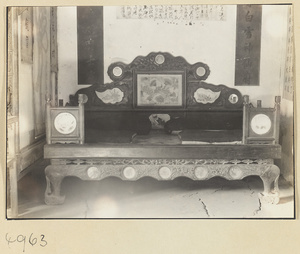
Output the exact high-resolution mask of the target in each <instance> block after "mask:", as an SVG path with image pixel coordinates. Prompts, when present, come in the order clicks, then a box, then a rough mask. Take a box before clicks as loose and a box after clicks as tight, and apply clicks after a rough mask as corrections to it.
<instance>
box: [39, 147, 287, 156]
mask: <svg viewBox="0 0 300 254" xmlns="http://www.w3.org/2000/svg"><path fill="white" fill-rule="evenodd" d="M44 156H45V158H47V159H59V158H73V159H75V158H157V159H160V158H162V159H187V158H188V159H215V158H218V159H235V158H237V159H238V158H239V159H244V158H247V159H279V158H280V157H281V146H280V145H176V146H175V145H147V146H145V145H137V144H114V145H111V144H101V145H100V144H97V145H96V144H95V145H92V144H88V145H75V144H74V145H63V144H62V145H46V146H45V150H44Z"/></svg>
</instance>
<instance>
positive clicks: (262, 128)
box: [251, 114, 272, 135]
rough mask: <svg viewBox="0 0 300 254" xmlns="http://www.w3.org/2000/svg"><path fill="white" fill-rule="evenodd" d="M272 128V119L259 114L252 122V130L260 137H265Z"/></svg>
mask: <svg viewBox="0 0 300 254" xmlns="http://www.w3.org/2000/svg"><path fill="white" fill-rule="evenodd" d="M271 127H272V122H271V119H270V117H269V116H267V115H265V114H257V115H255V116H254V117H253V118H252V120H251V129H252V130H253V131H254V132H255V133H256V134H258V135H264V134H266V133H268V132H269V131H270V129H271Z"/></svg>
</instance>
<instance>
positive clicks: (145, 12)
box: [117, 4, 226, 25]
mask: <svg viewBox="0 0 300 254" xmlns="http://www.w3.org/2000/svg"><path fill="white" fill-rule="evenodd" d="M117 18H118V19H152V20H154V21H158V20H168V21H170V22H171V23H172V21H177V22H178V21H181V22H182V21H185V22H187V21H188V23H189V25H191V24H192V23H193V21H209V20H213V21H224V20H226V6H223V5H207V4H206V5H132V6H120V7H119V8H118V12H117Z"/></svg>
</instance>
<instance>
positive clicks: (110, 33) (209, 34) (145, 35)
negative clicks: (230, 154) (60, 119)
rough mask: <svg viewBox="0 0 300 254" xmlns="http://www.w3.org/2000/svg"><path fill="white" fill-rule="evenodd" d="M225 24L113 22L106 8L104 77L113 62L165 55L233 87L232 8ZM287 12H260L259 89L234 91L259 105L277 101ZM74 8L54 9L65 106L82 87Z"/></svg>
mask: <svg viewBox="0 0 300 254" xmlns="http://www.w3.org/2000/svg"><path fill="white" fill-rule="evenodd" d="M226 7H227V19H226V21H195V22H194V23H195V24H193V25H191V26H186V25H184V24H179V25H174V24H167V23H162V22H158V23H157V22H154V21H153V20H136V19H127V20H126V19H119V20H118V19H117V18H116V9H115V7H108V6H106V7H104V68H105V69H104V75H105V77H104V78H105V82H110V80H109V78H108V76H107V75H106V72H107V67H108V66H109V64H111V63H112V62H115V61H123V62H125V63H130V62H131V61H132V60H133V59H134V58H135V57H136V56H138V55H147V54H148V53H150V52H151V51H167V52H170V53H171V54H173V55H174V56H183V57H184V58H185V59H186V60H187V61H188V62H189V63H191V64H193V63H195V62H198V61H200V62H204V63H206V64H208V66H209V67H210V70H211V74H210V76H209V77H208V79H207V80H206V81H207V82H209V83H213V84H216V85H218V84H224V85H227V86H229V87H234V69H235V60H234V59H235V34H236V26H235V20H236V6H234V5H228V6H226ZM286 17H287V7H286V6H283V5H279V6H276V5H275V6H274V5H267V6H263V18H262V43H261V65H260V86H255V87H245V86H237V87H235V88H237V89H239V90H240V91H241V92H242V94H244V95H245V94H248V95H250V100H251V101H252V102H253V103H256V100H258V99H259V100H262V101H263V106H266V107H273V105H274V96H275V95H281V90H282V88H281V87H280V84H281V82H282V75H283V66H282V59H283V58H284V54H285V43H286V41H285V35H286V21H287V18H286ZM76 25H77V24H76V7H59V8H58V54H59V55H58V61H59V75H58V86H59V95H58V96H59V99H63V100H64V102H66V101H68V97H69V94H74V93H75V92H76V91H77V90H78V89H80V88H83V87H84V86H78V85H77V26H76Z"/></svg>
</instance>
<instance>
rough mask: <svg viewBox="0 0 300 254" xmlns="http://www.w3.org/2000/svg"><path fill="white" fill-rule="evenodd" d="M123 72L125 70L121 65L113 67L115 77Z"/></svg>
mask: <svg viewBox="0 0 300 254" xmlns="http://www.w3.org/2000/svg"><path fill="white" fill-rule="evenodd" d="M122 73H123V70H122V68H121V67H119V66H116V67H115V68H113V74H114V76H115V77H120V76H121V75H122Z"/></svg>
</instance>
